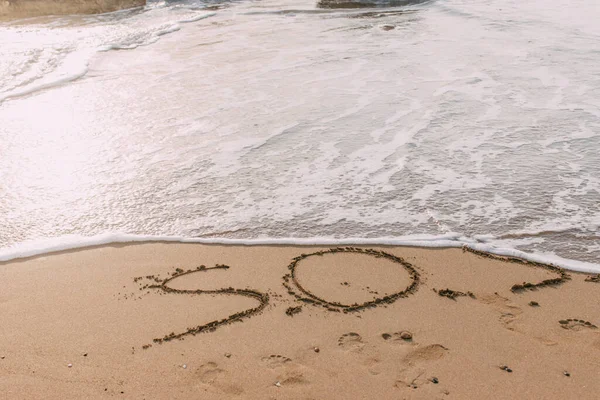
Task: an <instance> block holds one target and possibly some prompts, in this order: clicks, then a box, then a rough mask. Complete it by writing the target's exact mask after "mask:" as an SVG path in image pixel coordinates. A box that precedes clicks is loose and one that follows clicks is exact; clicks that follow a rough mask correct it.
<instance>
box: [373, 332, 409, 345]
mask: <svg viewBox="0 0 600 400" xmlns="http://www.w3.org/2000/svg"><path fill="white" fill-rule="evenodd" d="M381 337H382V338H383V340H386V341H388V342H389V343H397V344H415V343H414V342H413V335H412V333H410V332H409V331H399V332H394V333H382V334H381Z"/></svg>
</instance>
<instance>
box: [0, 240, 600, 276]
mask: <svg viewBox="0 0 600 400" xmlns="http://www.w3.org/2000/svg"><path fill="white" fill-rule="evenodd" d="M140 242H174V243H199V244H213V245H240V246H273V245H289V246H349V245H357V246H363V245H367V246H406V247H424V248H460V247H465V246H466V247H469V248H471V249H474V250H478V251H484V252H488V253H492V254H496V255H500V256H508V257H517V258H520V259H523V260H528V261H533V262H540V263H547V264H552V265H555V266H558V267H562V268H565V269H569V270H572V271H579V272H587V273H600V264H594V263H588V262H583V261H576V260H569V259H565V258H562V257H559V256H557V255H555V254H531V253H526V252H523V251H519V250H516V249H511V248H503V247H496V246H494V244H493V241H492V240H491V237H490V236H488V237H487V242H488V243H481V242H479V241H477V240H474V239H468V238H465V237H464V236H461V235H460V234H457V233H448V234H446V235H439V236H434V235H412V236H403V237H398V238H368V239H364V238H363V239H361V238H346V239H329V238H278V239H274V238H265V239H228V238H185V237H177V236H150V235H128V234H102V235H98V236H93V237H80V236H75V235H71V236H66V237H62V238H54V239H47V240H40V241H31V242H24V243H20V244H19V245H18V246H16V247H15V248H13V249H10V248H9V249H4V250H0V262H6V261H11V260H17V259H21V258H28V257H34V256H42V255H51V254H52V253H56V252H60V251H68V250H76V249H85V248H88V247H93V246H102V245H110V244H119V243H140Z"/></svg>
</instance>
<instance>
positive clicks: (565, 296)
mask: <svg viewBox="0 0 600 400" xmlns="http://www.w3.org/2000/svg"><path fill="white" fill-rule="evenodd" d="M512 261H513V262H507V261H506V260H503V259H501V258H500V257H497V256H491V257H490V256H487V255H485V254H476V253H474V252H471V251H463V250H462V249H456V248H454V249H440V248H434V249H424V248H417V247H393V246H360V247H329V246H302V247H299V246H231V245H203V244H191V243H187V244H186V243H164V242H163V243H133V244H123V245H116V246H115V245H99V246H96V247H94V248H86V249H78V250H73V251H63V252H61V253H58V254H52V255H43V256H36V257H35V258H31V259H27V260H22V259H21V260H14V261H11V262H3V263H2V267H1V268H0V279H2V281H3V283H4V285H3V291H2V292H1V293H0V312H2V314H3V318H4V324H3V329H2V330H0V338H1V340H0V343H1V344H0V357H2V359H0V390H2V391H3V392H4V393H7V394H8V396H9V398H11V396H12V397H15V396H16V397H26V398H36V397H40V396H43V397H45V398H65V397H75V398H82V397H86V398H109V397H117V396H124V398H144V397H146V398H158V399H162V398H165V399H166V398H174V399H187V398H207V399H209V398H210V399H221V398H223V399H231V398H240V399H265V398H269V399H271V398H273V399H279V398H285V399H306V398H328V399H342V398H343V399H347V398H357V399H359V398H365V399H367V398H373V397H377V398H415V399H434V398H435V399H446V398H459V399H460V398H514V397H537V398H564V394H565V393H569V396H573V397H579V398H590V399H591V398H594V394H595V392H596V391H597V390H598V389H600V383H599V382H598V381H597V379H595V376H596V371H597V368H598V362H597V359H598V355H600V329H598V328H597V326H599V325H600V314H599V312H598V307H597V306H598V300H597V299H599V298H600V285H599V284H598V283H597V282H594V281H586V275H585V274H579V273H570V272H566V273H565V274H566V275H567V276H568V277H567V279H565V280H562V281H561V282H558V283H557V284H555V285H551V284H548V285H543V286H539V285H537V284H538V283H540V282H545V281H548V280H553V279H556V278H558V277H559V276H562V273H561V272H560V270H556V269H552V268H550V269H547V268H546V267H547V266H544V265H539V264H535V263H530V262H522V261H516V260H512ZM286 276H287V278H286ZM522 282H531V283H532V285H531V286H523V287H522V288H517V289H516V290H514V286H515V285H519V284H521V283H522ZM555 283H556V282H555ZM405 288H406V289H405ZM508 369H510V372H509V371H508ZM566 374H568V376H567V375H566ZM48 393H51V394H52V395H51V397H47V396H48Z"/></svg>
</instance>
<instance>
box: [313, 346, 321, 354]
mask: <svg viewBox="0 0 600 400" xmlns="http://www.w3.org/2000/svg"><path fill="white" fill-rule="evenodd" d="M313 350H314V351H315V353H318V352H320V351H321V350H320V349H319V348H318V347H315V348H314V349H313Z"/></svg>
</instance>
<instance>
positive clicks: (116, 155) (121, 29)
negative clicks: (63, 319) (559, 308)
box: [0, 0, 600, 272]
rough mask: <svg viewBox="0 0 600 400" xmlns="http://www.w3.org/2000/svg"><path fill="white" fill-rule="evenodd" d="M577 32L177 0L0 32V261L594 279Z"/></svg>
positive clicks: (590, 13)
mask: <svg viewBox="0 0 600 400" xmlns="http://www.w3.org/2000/svg"><path fill="white" fill-rule="evenodd" d="M599 17H600V4H599V3H597V2H590V1H584V0H572V1H566V0H559V1H555V2H547V1H541V0H519V1H516V0H514V1H511V0H509V1H506V0H502V1H500V0H469V1H467V0H432V1H413V2H411V1H382V0H377V1H366V0H361V1H360V2H359V1H358V0H350V1H341V0H338V1H331V0H321V1H317V2H315V1H307V0H263V1H236V2H201V1H199V0H197V1H196V0H190V1H169V2H153V1H149V3H148V5H147V6H146V7H144V8H138V9H133V10H126V11H121V12H116V13H111V14H104V15H98V16H68V17H44V18H36V19H29V20H21V21H13V22H10V23H8V22H4V23H0V249H1V250H0V259H3V260H6V259H10V258H14V257H18V256H24V255H31V254H39V253H40V252H44V251H51V250H57V249H62V248H70V247H75V246H82V245H89V244H94V243H107V242H112V241H132V240H147V239H151V238H161V239H169V240H179V241H200V242H219V243H224V242H228V243H246V244H260V243H290V244H293V243H298V244H311V243H320V244H335V243H367V244H412V245H421V246H462V245H465V244H466V245H468V246H471V247H475V248H480V249H485V250H490V251H494V252H496V253H500V254H512V255H518V256H521V257H526V258H531V259H535V260H540V261H549V262H554V263H556V264H558V265H562V266H565V267H568V268H572V269H579V270H585V271H597V272H600V154H599V153H600V24H598V23H597V21H598V18H599Z"/></svg>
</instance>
